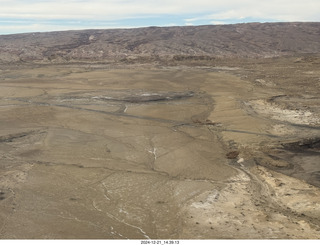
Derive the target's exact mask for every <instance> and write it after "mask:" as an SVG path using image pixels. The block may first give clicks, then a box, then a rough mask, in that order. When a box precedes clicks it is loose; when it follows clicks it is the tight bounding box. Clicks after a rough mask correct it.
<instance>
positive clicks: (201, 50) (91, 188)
mask: <svg viewBox="0 0 320 245" xmlns="http://www.w3.org/2000/svg"><path fill="white" fill-rule="evenodd" d="M319 40H320V24H319V23H273V24H269V23H265V24H259V23H251V24H238V25H225V26H197V27H170V28H169V27H168V28H158V27H149V28H138V29H121V30H86V31H68V32H54V33H29V34H17V35H3V36H0V88H1V89H0V98H1V100H0V122H1V124H0V207H1V208H0V238H1V239H26V238H27V239H31V238H37V239H59V238H63V239H319V238H320V189H319V188H320V130H319V129H320V107H319V104H320V97H319V94H320V42H319Z"/></svg>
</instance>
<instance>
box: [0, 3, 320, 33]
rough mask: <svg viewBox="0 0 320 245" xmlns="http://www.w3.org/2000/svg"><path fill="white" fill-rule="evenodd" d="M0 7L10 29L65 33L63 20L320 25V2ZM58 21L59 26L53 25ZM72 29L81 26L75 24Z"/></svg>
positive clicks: (105, 23)
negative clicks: (317, 23) (19, 21)
mask: <svg viewBox="0 0 320 245" xmlns="http://www.w3.org/2000/svg"><path fill="white" fill-rule="evenodd" d="M0 6H1V10H0V20H3V21H4V20H7V21H10V20H12V23H11V26H13V25H14V24H15V25H17V26H18V25H19V24H18V23H14V22H13V21H16V20H28V21H32V22H33V23H32V25H33V27H34V28H33V29H32V30H34V29H36V26H35V24H39V25H41V26H43V27H44V26H45V25H46V24H47V25H48V27H49V26H50V28H54V27H56V28H57V29H61V28H64V26H63V25H64V24H63V21H66V22H67V23H66V24H65V25H68V23H70V22H72V21H74V22H76V21H80V22H86V23H91V24H92V26H106V27H108V28H109V26H110V25H109V23H111V22H115V23H118V22H120V25H122V24H121V22H125V20H127V21H128V23H129V26H137V24H136V23H139V24H138V25H139V26H148V25H149V23H150V22H152V19H155V18H157V19H160V18H162V22H161V23H160V21H157V22H156V24H157V25H165V24H166V23H172V22H173V23H177V24H178V25H181V24H190V23H192V24H194V25H198V24H210V23H221V22H222V23H234V22H237V21H238V22H243V21H246V20H252V21H255V20H256V21H261V20H268V21H320V13H319V12H320V1H319V0H304V1H301V0H268V1H256V0H225V1H221V0H161V1H158V0H0ZM173 16H174V17H173ZM168 17H170V18H171V19H172V20H168ZM178 18H180V20H178ZM57 20H59V21H61V22H60V24H57V23H55V21H57ZM135 20H139V21H135ZM150 20H151V21H150ZM99 22H100V24H99ZM130 23H131V24H130ZM7 24H8V23H7ZM6 26H7V25H6V24H5V23H4V22H0V33H1V32H2V33H4V30H5V29H7V27H6ZM17 26H15V27H14V28H16V27H17ZM26 26H28V25H24V27H25V28H26ZM111 26H112V25H111ZM114 26H116V25H114ZM70 27H71V28H72V27H73V28H76V27H77V26H76V25H75V24H72V25H70ZM78 27H81V25H79V26H78ZM21 28H22V25H21ZM77 29H78V28H77ZM25 30H26V31H28V28H26V29H25Z"/></svg>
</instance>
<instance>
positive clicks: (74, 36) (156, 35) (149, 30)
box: [0, 22, 320, 63]
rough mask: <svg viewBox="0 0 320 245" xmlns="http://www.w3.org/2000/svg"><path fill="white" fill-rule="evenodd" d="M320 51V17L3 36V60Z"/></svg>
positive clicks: (109, 59) (108, 59) (132, 58)
mask: <svg viewBox="0 0 320 245" xmlns="http://www.w3.org/2000/svg"><path fill="white" fill-rule="evenodd" d="M296 54H320V22H307V23H302V22H297V23H247V24H234V25H207V26H184V27H178V26H177V27H146V28H134V29H109V30H83V31H62V32H47V33H27V34H15V35H1V36H0V63H12V62H13V63H15V62H32V63H34V62H35V63H52V62H59V63H61V62H62V63H64V62H82V61H86V62H115V61H116V62H134V61H139V60H157V59H159V60H161V59H168V60H179V59H180V60H183V59H214V58H216V57H251V58H253V57H277V56H284V55H296Z"/></svg>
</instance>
